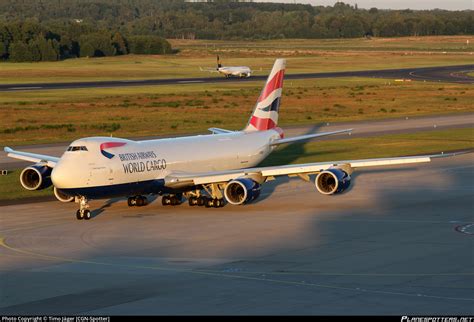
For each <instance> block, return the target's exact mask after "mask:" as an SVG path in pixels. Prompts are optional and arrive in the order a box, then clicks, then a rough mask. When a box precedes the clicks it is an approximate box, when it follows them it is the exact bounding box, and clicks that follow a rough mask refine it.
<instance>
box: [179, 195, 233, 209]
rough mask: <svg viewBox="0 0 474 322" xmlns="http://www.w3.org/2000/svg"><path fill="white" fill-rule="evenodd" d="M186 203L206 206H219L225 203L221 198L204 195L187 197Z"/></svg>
mask: <svg viewBox="0 0 474 322" xmlns="http://www.w3.org/2000/svg"><path fill="white" fill-rule="evenodd" d="M188 203H189V205H190V206H205V207H206V208H212V207H214V208H220V207H224V205H225V201H224V199H223V198H209V197H206V196H200V197H189V199H188Z"/></svg>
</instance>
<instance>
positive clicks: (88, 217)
mask: <svg viewBox="0 0 474 322" xmlns="http://www.w3.org/2000/svg"><path fill="white" fill-rule="evenodd" d="M91 217H92V215H91V211H90V210H88V209H86V210H84V219H85V220H89V219H91Z"/></svg>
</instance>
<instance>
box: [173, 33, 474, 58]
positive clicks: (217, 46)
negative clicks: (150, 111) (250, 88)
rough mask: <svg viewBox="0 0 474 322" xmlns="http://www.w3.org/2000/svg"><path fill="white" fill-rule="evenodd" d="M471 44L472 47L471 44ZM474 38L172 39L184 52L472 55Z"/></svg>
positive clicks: (174, 45) (175, 45)
mask: <svg viewBox="0 0 474 322" xmlns="http://www.w3.org/2000/svg"><path fill="white" fill-rule="evenodd" d="M467 40H469V44H468V43H467ZM473 40H474V38H473V37H472V36H468V35H467V36H424V37H399V38H377V37H373V38H371V39H366V38H346V39H344V38H337V39H277V40H255V41H248V40H242V41H238V40H237V41H235V40H234V41H227V40H221V41H219V40H217V41H216V40H180V39H170V40H169V41H170V42H171V43H172V45H173V47H177V48H180V49H181V50H182V51H186V50H199V51H200V52H203V51H220V50H221V51H228V52H238V51H240V52H242V53H245V52H248V51H257V52H265V51H271V50H274V51H280V52H285V51H290V52H293V51H295V50H296V51H299V52H300V53H301V54H305V53H308V52H311V51H321V50H325V51H327V50H330V51H408V52H411V51H428V52H441V53H443V52H445V51H446V52H472V51H474V44H473Z"/></svg>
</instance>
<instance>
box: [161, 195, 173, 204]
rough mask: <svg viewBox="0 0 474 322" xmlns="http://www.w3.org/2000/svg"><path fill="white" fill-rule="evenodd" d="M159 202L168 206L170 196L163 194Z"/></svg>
mask: <svg viewBox="0 0 474 322" xmlns="http://www.w3.org/2000/svg"><path fill="white" fill-rule="evenodd" d="M161 204H162V205H163V206H168V205H170V204H171V198H170V196H163V198H161Z"/></svg>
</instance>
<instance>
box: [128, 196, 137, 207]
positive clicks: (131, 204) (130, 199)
mask: <svg viewBox="0 0 474 322" xmlns="http://www.w3.org/2000/svg"><path fill="white" fill-rule="evenodd" d="M127 205H128V206H129V207H133V206H135V205H136V202H135V198H133V197H128V199H127Z"/></svg>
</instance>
